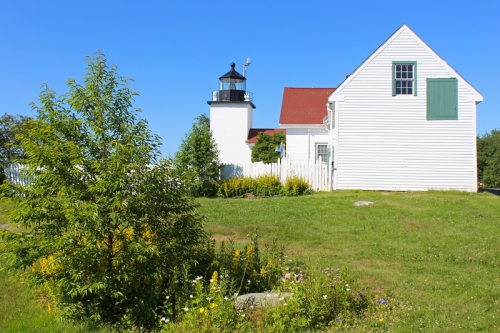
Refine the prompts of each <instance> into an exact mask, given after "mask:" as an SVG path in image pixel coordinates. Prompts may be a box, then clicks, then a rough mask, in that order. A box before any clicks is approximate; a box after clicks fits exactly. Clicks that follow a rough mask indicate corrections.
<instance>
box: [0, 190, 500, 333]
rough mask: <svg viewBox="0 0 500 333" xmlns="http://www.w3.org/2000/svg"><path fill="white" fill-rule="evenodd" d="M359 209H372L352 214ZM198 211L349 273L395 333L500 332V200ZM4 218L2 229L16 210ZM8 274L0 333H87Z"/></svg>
mask: <svg viewBox="0 0 500 333" xmlns="http://www.w3.org/2000/svg"><path fill="white" fill-rule="evenodd" d="M360 200H368V201H372V202H374V205H373V206H364V207H355V206H354V205H353V204H354V202H356V201H360ZM199 203H200V209H199V212H200V213H201V214H204V215H205V216H207V228H208V230H209V231H211V232H212V233H213V234H214V236H216V238H218V239H222V238H227V237H230V236H231V237H233V238H234V239H235V240H236V241H237V242H246V241H247V240H248V239H247V238H246V234H248V233H250V232H252V231H253V229H254V228H256V227H257V228H258V230H259V234H260V236H261V239H262V240H263V241H264V243H265V242H267V241H270V240H271V239H272V238H273V237H277V238H278V239H279V240H280V242H281V243H283V244H284V245H285V247H286V249H287V252H288V253H290V254H292V255H293V256H295V257H296V258H297V259H298V260H301V261H303V262H307V263H309V264H310V265H313V266H316V267H332V266H333V267H340V268H343V267H347V268H348V269H349V274H350V276H353V277H355V278H356V279H357V280H358V282H359V283H358V284H361V285H364V286H365V287H369V288H371V289H372V290H373V291H375V292H376V293H381V294H383V295H388V296H389V299H390V300H391V304H390V306H391V307H392V309H393V313H392V316H391V317H392V318H391V322H390V325H391V326H392V327H391V331H392V332H416V331H423V332H436V331H440V332H463V331H485V332H492V331H500V324H499V323H500V320H499V317H500V304H498V300H499V299H500V274H499V273H500V246H499V241H498V235H499V234H500V223H499V221H500V197H498V196H494V195H492V194H488V193H472V194H469V193H460V192H432V191H431V192H409V193H394V192H391V193H383V192H363V191H337V192H333V193H319V194H315V195H311V196H306V197H287V198H268V199H252V200H250V199H202V200H199ZM0 208H1V209H2V210H1V211H0V224H4V223H6V222H5V217H4V216H5V211H7V210H9V209H10V208H11V206H9V204H8V203H7V202H0ZM2 267H4V262H0V284H1V286H2V287H1V289H0V332H84V331H86V328H84V326H78V325H73V324H70V323H64V322H60V321H57V320H56V319H55V317H54V316H52V315H49V314H48V312H47V310H46V308H44V307H43V304H42V302H41V301H40V300H38V299H37V298H35V297H34V296H33V294H32V293H31V291H30V290H29V289H28V288H27V287H26V286H24V285H22V284H21V283H20V282H19V281H18V280H17V279H16V278H15V277H14V276H13V275H12V272H9V271H7V270H5V269H3V268H2ZM387 321H389V319H387ZM362 330H363V328H362V327H361V328H359V331H362Z"/></svg>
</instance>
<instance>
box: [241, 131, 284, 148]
mask: <svg viewBox="0 0 500 333" xmlns="http://www.w3.org/2000/svg"><path fill="white" fill-rule="evenodd" d="M260 132H264V133H266V134H267V135H271V136H272V135H274V133H279V132H283V134H286V130H285V129H283V128H250V131H248V140H247V141H245V142H246V143H247V144H255V142H257V137H258V136H259V133H260Z"/></svg>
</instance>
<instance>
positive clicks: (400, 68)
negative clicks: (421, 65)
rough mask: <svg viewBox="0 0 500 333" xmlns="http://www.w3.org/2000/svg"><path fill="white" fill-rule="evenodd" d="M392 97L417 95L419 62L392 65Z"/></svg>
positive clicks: (399, 62)
mask: <svg viewBox="0 0 500 333" xmlns="http://www.w3.org/2000/svg"><path fill="white" fill-rule="evenodd" d="M392 95H393V96H396V95H415V96H416V95H417V62H416V61H394V62H393V63H392Z"/></svg>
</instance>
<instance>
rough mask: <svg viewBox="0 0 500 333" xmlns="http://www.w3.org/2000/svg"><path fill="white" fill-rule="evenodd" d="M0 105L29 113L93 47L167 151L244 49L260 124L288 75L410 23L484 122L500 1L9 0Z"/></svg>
mask: <svg viewBox="0 0 500 333" xmlns="http://www.w3.org/2000/svg"><path fill="white" fill-rule="evenodd" d="M1 8H2V10H1V11H0V31H1V33H0V114H3V113H5V112H6V113H11V114H22V115H29V116H34V113H33V112H32V111H31V108H30V107H29V103H30V102H32V101H34V102H37V99H38V94H39V92H40V86H41V84H42V83H44V82H45V83H47V84H48V85H49V87H51V88H52V89H53V90H55V91H56V92H57V93H58V94H62V93H65V92H67V90H68V89H67V87H66V80H67V79H68V78H70V77H71V78H76V79H77V80H81V78H82V77H83V75H84V73H85V67H86V64H85V62H84V59H85V56H86V55H90V54H93V53H94V52H95V51H96V50H97V49H99V50H101V51H102V52H103V53H104V54H105V55H106V57H107V59H108V63H109V64H116V65H117V66H118V73H119V74H121V75H125V76H129V77H132V78H133V79H134V82H133V84H132V88H133V89H134V90H138V91H139V93H140V95H141V96H140V97H138V98H137V99H136V101H135V106H136V107H139V108H141V109H142V110H143V112H142V117H143V118H145V119H147V120H148V121H149V125H150V129H151V130H152V132H153V133H155V134H158V135H160V136H161V137H162V142H163V148H162V153H163V155H164V156H169V155H173V154H174V152H175V151H176V150H177V148H178V146H179V144H180V142H181V138H182V137H183V136H184V134H185V133H186V132H187V131H189V129H190V127H191V124H192V122H193V119H194V118H195V117H197V116H198V115H200V114H202V113H206V114H208V113H209V106H208V105H207V103H206V102H207V101H208V100H210V99H211V93H212V91H214V90H217V89H218V78H219V77H220V76H221V75H223V74H225V73H226V72H227V71H228V70H229V69H230V67H229V64H230V63H231V62H232V61H234V62H235V63H236V66H237V67H236V69H237V70H238V71H239V72H240V73H241V72H242V66H243V63H244V62H245V60H246V59H247V57H250V58H251V62H252V64H251V65H250V66H249V67H248V70H247V79H248V81H247V90H249V91H252V92H253V98H254V103H255V105H256V106H257V108H256V109H255V111H254V124H253V125H254V127H277V126H278V119H279V112H280V108H281V99H282V96H283V88H284V87H337V86H338V85H339V84H340V83H341V82H342V80H343V79H344V78H345V75H346V74H349V73H351V72H352V71H353V70H354V69H355V68H356V67H357V66H358V65H359V64H360V63H361V62H362V61H363V60H365V59H366V58H367V57H368V56H369V55H370V54H371V53H372V52H373V51H374V50H375V49H376V48H377V47H378V46H379V45H380V44H381V43H382V42H384V41H385V40H386V39H387V38H388V37H389V36H390V35H391V34H392V33H393V32H394V31H395V30H397V29H398V28H399V27H400V26H401V25H402V24H403V23H406V24H407V25H408V26H409V27H410V28H411V29H412V30H413V31H415V33H417V34H418V35H419V36H420V37H421V38H422V39H423V40H424V41H425V42H426V43H427V44H428V45H429V46H430V47H431V48H433V49H434V51H436V52H437V53H438V54H439V55H440V56H441V57H442V58H443V59H444V60H445V61H447V62H448V63H449V64H450V65H451V66H452V67H453V68H454V69H455V70H456V71H458V72H459V73H460V74H461V75H462V76H463V77H464V78H465V79H466V80H467V81H468V82H469V83H471V84H472V85H473V86H474V87H475V88H476V89H477V90H478V91H479V92H480V93H481V94H482V95H483V96H484V102H482V103H481V104H479V105H478V108H477V130H478V134H483V133H485V132H489V131H491V130H492V129H495V128H500V108H499V105H500V91H499V90H500V88H499V81H497V79H495V78H498V77H500V65H499V63H498V59H499V56H498V55H499V54H500V19H499V17H500V1H498V0H490V1H481V0H477V1H462V0H454V1H447V0H433V1H408V2H404V1H383V0H382V1H337V0H330V1H314V0H310V1H290V0H288V1H270V0H267V1H189V0H186V1H127V0H124V1H103V0H101V1H90V0H86V1H50V0H49V1H23V0H16V1H5V0H4V1H2V6H1Z"/></svg>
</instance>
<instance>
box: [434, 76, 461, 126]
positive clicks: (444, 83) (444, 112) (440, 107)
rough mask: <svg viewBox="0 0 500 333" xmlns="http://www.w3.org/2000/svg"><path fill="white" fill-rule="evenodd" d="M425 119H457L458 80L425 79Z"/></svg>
mask: <svg viewBox="0 0 500 333" xmlns="http://www.w3.org/2000/svg"><path fill="white" fill-rule="evenodd" d="M427 120H458V80H457V79H456V78H449V79H427Z"/></svg>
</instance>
